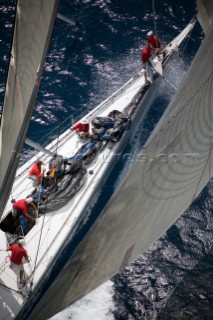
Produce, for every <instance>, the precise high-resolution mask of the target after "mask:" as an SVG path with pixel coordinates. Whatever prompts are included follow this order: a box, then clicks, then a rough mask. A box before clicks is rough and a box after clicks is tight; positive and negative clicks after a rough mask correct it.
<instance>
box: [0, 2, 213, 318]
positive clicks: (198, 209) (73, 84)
mask: <svg viewBox="0 0 213 320" xmlns="http://www.w3.org/2000/svg"><path fill="white" fill-rule="evenodd" d="M155 2H156V3H155V9H156V19H157V31H158V35H159V37H160V39H161V41H162V43H167V42H168V41H170V40H172V38H173V37H174V36H175V35H177V34H178V32H180V31H181V29H182V28H183V27H184V26H185V25H186V23H187V22H188V21H189V20H190V19H191V17H192V15H193V14H194V12H195V1H194V0H186V1H184V0H176V1H172V0H170V1H169V0H165V1H164V0H158V1H155ZM14 3H15V1H9V0H0V15H1V19H0V26H1V35H0V43H1V46H0V55H1V56H0V71H1V72H0V105H1V106H2V102H3V95H4V85H5V80H6V75H7V68H8V57H9V53H10V45H11V39H12V24H13V19H14ZM59 12H60V13H62V14H64V15H66V16H67V17H69V18H71V19H73V20H75V21H76V22H77V25H76V27H73V26H70V25H67V24H66V22H64V21H61V20H59V19H57V21H56V25H55V28H54V32H53V37H52V41H51V45H50V49H49V54H48V56H47V62H46V67H45V71H44V74H43V77H42V81H41V86H40V90H39V94H38V98H37V102H36V106H35V109H34V112H33V117H32V121H31V125H30V127H29V131H28V137H30V138H31V139H33V140H38V141H41V142H44V143H46V144H47V143H48V142H50V141H51V140H52V139H53V138H55V137H56V136H57V135H58V134H59V133H61V132H62V131H64V130H65V129H66V128H68V127H69V126H70V125H71V123H72V122H73V121H75V120H76V119H78V118H79V117H81V116H82V115H83V114H85V113H87V112H88V111H89V110H91V109H92V108H94V107H95V106H97V105H98V104H99V103H100V102H102V101H103V100H104V99H105V98H107V97H108V96H109V95H110V94H111V93H113V92H114V91H115V90H117V89H118V88H119V87H120V86H121V85H122V84H124V83H125V81H127V80H128V79H129V78H130V77H131V76H133V75H134V74H135V73H136V72H137V71H138V69H139V68H140V66H141V63H140V52H141V48H142V46H143V45H144V44H145V35H146V33H147V31H149V30H150V29H153V16H152V1H151V0H145V1H142V0H125V1H124V0H105V1H102V0H93V1H92V0H82V1H69V0H61V3H60V8H59ZM202 37H203V33H202V31H201V28H200V27H199V25H197V26H196V28H195V30H194V31H193V33H192V35H191V37H190V39H189V40H188V41H187V42H186V43H185V45H184V46H183V48H182V50H181V51H180V53H179V56H176V58H174V59H173V60H172V61H171V63H170V66H169V68H168V70H167V73H166V75H165V77H166V81H163V80H162V83H161V86H160V88H159V92H158V95H157V96H156V99H155V100H154V101H153V104H152V105H151V106H150V108H149V109H148V112H147V113H146V116H145V117H144V119H143V121H142V122H141V124H140V126H139V127H138V130H137V133H136V134H135V136H134V137H132V138H131V139H130V141H129V143H128V144H127V145H126V148H125V150H124V153H134V152H137V151H138V150H140V148H141V146H142V145H143V144H144V142H145V141H146V139H147V138H148V136H149V134H150V133H151V131H152V130H153V128H154V127H155V125H156V123H157V121H158V120H159V119H160V117H161V115H162V113H163V111H164V110H165V108H166V107H167V105H168V103H169V101H170V100H171V98H172V96H173V95H174V93H175V91H176V90H175V89H174V87H177V86H178V84H179V83H180V81H181V79H182V77H183V76H184V73H185V72H186V71H187V69H188V68H189V65H190V63H191V61H192V59H193V56H194V55H195V53H196V51H197V49H198V47H199V45H200V42H201V40H202ZM174 74H175V77H174ZM58 124H59V125H58ZM50 132H52V133H51V134H50ZM25 149H26V147H25ZM129 165H131V163H128V162H119V163H116V164H115V166H114V168H113V171H112V173H111V175H110V176H109V178H108V180H107V181H106V184H105V186H104V187H103V189H102V190H101V192H100V195H99V198H98V199H97V201H96V203H95V204H94V205H92V206H91V210H92V211H93V214H94V215H96V212H99V211H100V210H101V209H102V208H103V207H104V205H105V204H106V202H107V200H108V199H109V198H110V196H111V194H112V192H113V190H114V189H115V188H116V186H117V184H118V183H119V181H120V180H121V179H122V177H123V175H125V173H126V171H127V169H128V167H129ZM211 205H212V203H211V183H209V184H208V186H207V187H206V188H205V190H204V191H203V193H202V194H201V195H200V196H199V197H198V199H197V200H196V202H195V203H194V204H193V205H192V206H191V208H190V209H189V210H188V211H187V212H186V213H184V215H183V217H181V218H180V219H179V220H178V222H177V224H176V225H174V226H173V227H172V228H171V229H170V230H169V231H168V232H167V233H166V234H165V236H164V237H163V238H162V239H160V240H159V241H157V242H156V243H155V244H153V246H152V247H151V248H150V250H149V251H147V252H146V253H144V254H143V255H142V256H141V257H140V258H139V259H138V260H137V261H136V262H135V263H133V264H132V265H131V267H129V268H127V269H126V271H125V272H124V273H123V274H121V275H118V276H116V277H115V278H114V279H113V281H114V296H113V301H114V304H115V306H116V309H115V310H114V311H113V313H111V316H113V318H114V319H123V320H125V319H128V320H130V319H136V320H138V319H157V317H158V316H159V317H160V315H161V317H162V319H203V318H202V317H203V311H202V313H199V312H197V315H196V316H195V311H194V314H193V313H191V315H190V316H189V317H188V318H187V316H188V314H187V315H183V314H181V317H179V318H178V312H177V311H176V315H175V317H176V318H175V317H174V315H172V316H171V315H169V316H168V314H166V315H165V314H163V313H161V312H162V310H163V308H164V306H165V305H166V304H167V302H168V299H169V297H170V296H171V294H172V293H173V292H174V290H175V288H176V287H177V286H178V284H179V283H180V282H181V281H182V280H183V279H184V277H185V276H186V275H188V274H189V271H191V270H193V268H194V267H195V266H196V265H197V264H198V263H199V261H200V260H201V259H202V258H203V256H204V255H205V254H207V253H208V252H209V250H210V249H211V233H212V230H213V226H212V222H211ZM185 298H186V293H185ZM201 300H202V299H201ZM203 300H205V299H203ZM194 301H196V303H197V300H194ZM205 302H206V300H205ZM191 305H192V307H194V308H195V303H194V304H193V302H191ZM71 316H72V311H70V315H67V316H66V317H67V318H68V319H69V318H70V317H71ZM60 317H61V318H64V316H63V315H61V314H60V316H59V319H60ZM172 317H173V318H172ZM190 317H191V318H190ZM196 317H197V318H196ZM72 318H73V317H72ZM88 318H89V316H88V315H87V314H85V316H84V318H81V319H88ZM108 318H109V317H108ZM99 319H102V318H101V316H99ZM109 319H111V318H109ZM206 319H211V318H206ZM212 319H213V318H212Z"/></svg>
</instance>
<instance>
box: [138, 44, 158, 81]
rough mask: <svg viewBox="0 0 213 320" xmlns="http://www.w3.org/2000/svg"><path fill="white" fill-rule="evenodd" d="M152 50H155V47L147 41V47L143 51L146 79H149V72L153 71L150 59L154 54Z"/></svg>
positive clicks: (142, 57) (142, 58)
mask: <svg viewBox="0 0 213 320" xmlns="http://www.w3.org/2000/svg"><path fill="white" fill-rule="evenodd" d="M152 51H155V49H153V48H152V47H151V45H150V43H148V42H147V43H146V47H145V48H143V50H142V52H141V60H142V67H143V69H145V72H144V77H145V81H147V73H148V74H149V73H150V72H151V67H150V61H149V59H150V58H151V56H152Z"/></svg>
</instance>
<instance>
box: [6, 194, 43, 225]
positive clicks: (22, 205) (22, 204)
mask: <svg viewBox="0 0 213 320" xmlns="http://www.w3.org/2000/svg"><path fill="white" fill-rule="evenodd" d="M11 202H12V203H13V215H14V216H16V214H17V211H20V212H21V213H22V214H23V215H24V216H25V217H27V218H29V219H31V220H33V221H35V218H33V217H32V216H31V215H30V214H29V213H28V205H29V204H30V205H32V206H33V207H34V209H35V210H36V211H37V208H36V206H35V205H34V203H33V198H27V199H21V200H18V201H16V200H14V199H13V200H12V201H11Z"/></svg>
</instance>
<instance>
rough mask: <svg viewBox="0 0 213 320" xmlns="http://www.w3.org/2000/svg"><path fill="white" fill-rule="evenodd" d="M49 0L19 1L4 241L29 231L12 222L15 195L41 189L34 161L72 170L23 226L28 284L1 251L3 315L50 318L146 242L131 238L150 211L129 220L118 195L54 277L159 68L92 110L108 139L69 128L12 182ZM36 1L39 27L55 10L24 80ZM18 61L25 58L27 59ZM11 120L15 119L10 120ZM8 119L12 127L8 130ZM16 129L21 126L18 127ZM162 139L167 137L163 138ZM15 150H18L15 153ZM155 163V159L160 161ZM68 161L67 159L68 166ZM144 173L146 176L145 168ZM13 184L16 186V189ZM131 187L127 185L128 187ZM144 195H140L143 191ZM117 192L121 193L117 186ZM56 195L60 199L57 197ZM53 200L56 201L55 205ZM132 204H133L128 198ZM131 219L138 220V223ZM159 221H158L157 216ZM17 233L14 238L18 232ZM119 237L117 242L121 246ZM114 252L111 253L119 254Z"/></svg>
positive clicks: (92, 119) (39, 65) (4, 181)
mask: <svg viewBox="0 0 213 320" xmlns="http://www.w3.org/2000/svg"><path fill="white" fill-rule="evenodd" d="M31 2H32V3H31ZM48 2H49V3H48V4H47V1H46V2H45V4H44V3H43V2H42V1H37V2H36V3H35V2H34V1H28V2H27V5H26V1H23V0H22V1H21V0H20V1H18V4H17V15H16V26H15V37H14V45H13V50H12V56H11V62H10V72H9V78H8V85H7V90H9V92H10V93H14V94H10V95H8V94H6V97H5V104H4V111H3V125H2V127H1V130H2V136H1V138H2V139H1V150H4V149H5V148H6V145H5V144H6V137H7V136H6V134H7V135H8V136H10V141H11V145H10V144H9V146H10V150H9V151H8V152H6V153H5V155H4V158H3V152H2V153H1V160H2V163H1V171H0V173H1V180H0V181H1V197H2V199H6V198H7V197H8V195H9V193H10V196H9V200H8V201H7V202H6V206H5V208H3V205H2V210H3V209H4V212H3V216H2V220H1V229H2V231H3V232H1V234H0V237H1V243H2V244H3V246H4V247H5V248H6V246H7V245H8V243H9V244H11V242H10V241H12V243H13V241H16V240H17V239H19V238H20V237H21V236H23V235H22V234H20V232H21V231H22V230H21V229H20V228H16V227H17V224H16V223H15V226H14V225H13V228H12V230H11V224H12V222H13V221H12V219H13V217H12V213H11V208H12V205H11V199H12V198H15V199H24V198H27V197H29V196H30V197H31V196H33V195H34V189H33V187H32V184H31V181H30V180H29V179H28V172H29V170H30V168H31V167H32V165H33V163H35V161H36V160H37V159H41V160H42V161H44V162H45V163H50V162H51V161H52V159H54V157H55V158H56V157H59V160H60V159H63V161H64V160H65V162H64V163H63V170H64V171H63V173H64V172H65V173H66V174H62V178H61V179H59V184H58V185H57V186H58V187H59V188H58V189H57V190H56V192H55V193H53V195H54V196H53V197H52V200H51V201H48V199H49V195H48V198H47V199H44V202H43V203H39V217H38V218H37V220H36V224H35V225H32V226H30V228H29V230H27V232H24V238H25V248H26V249H27V251H28V252H30V259H31V260H30V263H29V264H26V265H25V267H24V268H25V279H26V283H25V284H24V285H23V286H20V285H19V283H18V277H17V274H16V273H15V272H14V270H13V268H12V267H11V266H10V260H9V258H8V253H7V252H1V261H2V263H1V270H0V272H1V282H0V292H1V297H2V304H1V306H0V312H1V316H2V317H3V319H13V318H15V319H25V318H28V319H47V318H48V317H50V316H51V315H53V314H55V313H56V312H58V311H59V310H61V309H62V308H64V307H65V306H67V305H69V304H70V303H72V302H74V301H75V300H77V299H79V298H80V297H81V296H82V295H84V294H86V293H87V292H90V291H91V290H92V289H93V288H95V287H96V286H98V285H99V284H101V283H102V282H103V281H104V280H106V279H108V278H111V276H112V275H114V274H115V273H116V272H118V271H119V270H122V268H123V267H124V266H125V265H127V264H128V263H129V261H130V260H131V259H134V257H136V254H137V253H138V250H139V247H140V248H141V243H143V242H141V239H140V238H138V240H136V239H131V237H129V236H128V237H126V235H127V234H128V233H132V234H133V235H135V237H136V236H137V237H138V234H139V233H141V231H140V230H141V223H142V224H144V219H145V222H147V223H148V221H149V218H148V217H147V216H145V215H144V216H143V215H139V216H135V218H134V217H133V215H132V216H129V219H133V218H134V219H133V220H134V221H130V220H129V219H126V218H127V214H126V210H125V208H124V207H123V205H122V208H121V207H120V208H118V204H119V205H120V206H121V202H122V201H121V202H120V201H117V200H116V201H115V202H113V201H114V200H113V199H112V201H111V202H110V204H109V205H108V206H107V208H106V210H105V211H106V212H107V214H102V215H101V216H100V219H99V220H98V221H97V223H95V224H94V225H93V227H92V228H91V230H90V232H89V233H88V234H87V235H85V237H84V239H83V240H82V241H81V242H80V243H78V244H77V246H76V249H75V250H74V252H73V254H72V255H71V259H70V261H69V265H68V266H66V268H65V269H64V270H62V272H61V273H60V274H59V278H57V281H53V279H50V276H51V271H52V270H53V268H54V265H55V264H56V263H57V259H58V258H59V256H60V253H61V252H62V251H63V249H64V248H65V247H66V245H67V243H68V242H69V240H70V238H73V237H74V236H75V234H76V230H77V229H78V227H79V225H80V223H81V222H82V220H83V218H84V212H85V209H86V208H87V206H88V203H89V202H90V201H91V199H93V197H94V196H95V194H96V192H97V190H98V189H99V188H100V186H101V185H102V184H103V182H104V179H105V178H106V175H107V172H108V171H109V170H110V168H111V166H112V159H113V155H114V154H118V153H119V152H120V150H121V148H122V146H123V145H124V143H125V141H126V139H128V136H129V135H130V134H131V133H132V132H133V130H134V128H133V126H131V122H133V123H134V124H136V123H137V122H138V121H139V120H140V117H141V115H142V114H143V112H144V108H145V106H146V103H147V101H148V99H150V97H151V96H152V94H153V92H154V90H155V87H156V86H157V85H158V82H159V81H160V77H159V75H158V74H157V73H156V74H155V75H154V82H153V84H150V83H148V84H147V83H146V82H145V77H144V70H140V71H139V72H138V74H136V75H135V76H134V77H133V78H132V79H130V80H129V81H128V82H127V83H126V84H125V85H124V86H123V87H122V88H121V89H119V90H118V91H117V92H116V93H114V94H113V95H112V96H110V97H109V98H108V99H107V100H105V101H104V102H103V103H102V104H100V105H99V106H98V107H97V108H95V109H94V110H93V111H91V112H89V113H88V114H87V116H86V117H85V118H86V120H87V121H88V122H89V123H91V124H92V128H93V129H94V128H95V127H96V126H97V121H99V128H98V127H97V128H98V129H100V127H101V128H103V127H104V125H103V122H104V123H105V128H104V131H102V132H101V139H100V135H99V137H98V138H97V137H95V138H94V135H93V133H94V131H91V132H90V134H91V136H93V139H92V140H89V141H83V140H82V138H81V137H79V136H78V135H77V134H76V133H75V132H72V131H70V130H67V131H65V132H64V133H63V134H62V135H61V136H60V137H58V138H57V139H56V140H54V141H53V142H52V143H51V144H50V145H48V146H47V148H46V149H47V153H46V152H45V153H44V152H43V151H40V152H38V153H37V154H36V155H35V156H34V157H33V158H32V159H30V160H29V161H28V162H27V163H25V164H24V165H23V166H22V167H21V168H19V169H18V170H17V173H16V178H15V180H14V183H13V185H12V180H13V173H14V171H15V169H16V167H17V163H18V157H17V154H18V153H19V152H20V149H21V145H22V144H23V142H24V139H25V136H26V124H28V123H29V118H30V115H31V113H32V107H33V102H34V101H35V96H36V92H37V90H38V83H39V79H40V77H41V73H42V69H43V65H44V56H45V54H46V52H47V43H48V41H49V39H50V34H51V30H52V28H53V21H54V19H55V16H56V13H57V6H58V1H48ZM50 4H51V10H50ZM32 6H33V12H34V23H35V24H36V25H39V26H40V25H41V23H42V21H43V19H46V15H48V17H49V20H47V19H46V20H45V23H44V24H45V25H43V28H42V35H41V34H38V37H41V38H42V39H40V38H39V39H38V42H39V43H40V44H41V46H40V52H38V51H36V50H35V57H34V58H35V61H34V60H33V59H32V58H31V59H30V60H29V70H31V68H32V72H31V74H30V75H29V73H28V72H27V74H26V78H23V79H22V78H21V77H19V72H21V73H20V75H22V74H24V75H25V73H23V69H24V66H25V63H24V62H23V59H21V52H20V47H19V45H17V39H18V36H19V37H20V35H21V34H22V30H23V28H24V25H25V23H26V21H27V19H28V17H29V10H30V7H32ZM38 17H39V19H40V20H41V21H40V20H39V23H37V19H38ZM22 23H23V25H22ZM193 26H194V20H193V21H191V22H190V23H189V24H188V25H187V26H186V28H185V29H184V30H183V31H182V32H181V34H180V35H179V36H177V37H176V38H175V39H174V40H173V41H172V42H171V43H170V44H168V45H167V46H166V47H165V48H164V52H165V53H166V54H165V55H162V56H161V59H162V61H161V63H162V65H163V67H165V66H166V62H167V61H168V59H169V58H170V57H171V55H172V53H173V52H175V50H177V48H178V46H179V45H180V44H181V42H182V41H183V40H184V39H185V37H186V36H187V35H188V33H189V32H190V31H191V30H192V28H193ZM25 29H26V28H25ZM43 29H44V30H46V35H44V32H43ZM27 31H28V32H34V30H33V28H29V29H28V30H27ZM36 34H37V33H36ZM33 35H34V36H35V33H33ZM25 37H26V38H27V39H32V35H30V36H29V35H27V36H26V35H25ZM35 43H36V41H35ZM36 44H37V43H36ZM26 45H27V49H26V48H24V47H21V49H22V50H24V51H26V50H30V47H31V46H32V43H30V42H29V43H28V42H27V41H26ZM36 59H37V60H36ZM32 60H33V63H32ZM39 61H40V62H39ZM34 62H35V63H34ZM19 63H21V65H20V66H19ZM14 74H15V77H14ZM12 79H13V80H14V79H15V83H14V84H13V85H10V82H11V81H12ZM28 79H30V80H31V81H32V83H31V84H30V83H29V86H26V81H27V80H28ZM11 86H12V87H11ZM17 96H18V99H15V98H14V97H17ZM11 97H12V98H11ZM12 103H13V106H14V104H15V106H16V107H17V108H16V109H17V110H18V116H19V117H20V119H21V120H22V121H21V120H20V122H19V123H18V124H19V126H18V128H14V132H13V134H11V135H10V130H11V129H10V128H9V129H10V130H9V129H8V127H7V121H8V120H7V118H11V116H12V117H13V116H14V117H16V115H13V110H10V111H9V114H8V110H7V109H9V106H10V105H11V104H12ZM24 108H25V109H26V110H25V111H26V115H24V116H23V115H20V110H21V111H23V110H24ZM14 119H15V118H14ZM116 121H117V122H116ZM115 122H116V124H119V131H116V132H115V131H113V130H114V129H115V128H116V129H118V128H117V127H116V126H115ZM106 123H108V125H109V123H111V126H110V127H107V128H106ZM11 124H12V125H13V121H11ZM5 126H6V131H5V130H4V127H5ZM112 129H113V130H112ZM110 130H111V131H110ZM17 132H19V133H18V134H17ZM117 132H119V134H118V135H115V133H117ZM17 137H18V141H17ZM171 139H172V137H171ZM7 144H8V141H7ZM159 145H161V144H160V143H159ZM70 146H72V148H70ZM161 147H162V146H161ZM14 149H15V151H16V152H14ZM56 150H57V155H56ZM153 154H154V153H153ZM11 155H12V157H11ZM61 157H62V158H61ZM152 159H154V155H153V158H152ZM73 161H74V162H73ZM76 162H77V163H79V162H80V163H81V165H79V167H78V168H77V169H75V170H76V171H72V172H70V167H72V166H74V164H76ZM153 162H154V163H156V161H153ZM153 162H152V163H153ZM73 163H74V164H73ZM7 164H9V166H7ZM66 166H68V169H67V168H66ZM67 176H68V177H70V180H69V184H70V183H72V182H71V180H72V181H73V180H74V184H72V188H71V190H70V188H66V187H63V185H64V177H65V178H66V177H67ZM73 176H74V177H75V179H74V178H73ZM139 178H141V176H140V175H139ZM134 179H135V180H137V179H136V177H134ZM65 180H66V179H65ZM140 182H141V181H140ZM151 182H152V181H151ZM128 183H129V184H131V180H130V181H129V182H128V181H127V184H128ZM146 183H147V186H148V185H149V183H150V181H147V180H146ZM10 184H11V185H12V189H11V186H10ZM65 186H67V184H65ZM125 186H126V184H125V185H124V187H125ZM60 188H61V189H60ZM67 189H69V191H68V192H67V193H66V192H65V191H67ZM127 189H128V194H126V193H125V190H124V194H126V198H127V199H128V198H129V196H132V192H131V190H132V186H131V187H129V185H128V187H127ZM73 190H74V191H73ZM58 191H59V192H58ZM141 191H143V192H144V194H145V195H147V196H149V193H148V191H147V190H146V188H142V189H141ZM153 192H154V190H153ZM60 193H63V195H62V201H57V200H61V195H60ZM64 194H65V196H64ZM136 194H138V193H137V192H136V193H135V195H136ZM44 195H45V193H44ZM50 196H51V195H50ZM138 196H139V197H141V195H140V194H139V195H138ZM151 196H152V194H151ZM159 196H161V195H159ZM117 197H119V194H118V193H117ZM155 198H156V199H157V196H155V194H154V196H152V200H150V201H149V203H150V205H151V207H152V204H154V203H153V199H155ZM54 200H56V201H55V202H54ZM3 202H4V201H3ZM59 202H60V203H59ZM52 203H54V205H53V204H52ZM125 205H126V206H127V207H128V205H127V204H125ZM178 209H179V208H178ZM146 210H147V212H150V210H151V211H152V208H148V207H147V208H146ZM153 212H154V211H153ZM121 213H122V214H121ZM135 213H136V211H135ZM133 222H134V223H133ZM132 223H133V224H134V225H132ZM146 225H147V224H146ZM156 226H158V223H157V224H156ZM17 230H19V231H17ZM20 230H21V231H20ZM133 230H134V231H133ZM158 232H159V230H158ZM148 233H149V228H147V232H146V231H145V232H144V233H143V234H145V235H146V236H147V239H146V242H145V243H144V244H143V245H142V246H143V247H144V246H146V245H147V242H148V241H150V239H151V238H152V235H151V234H148ZM11 234H12V235H13V236H14V237H11ZM17 236H18V238H17ZM118 236H119V238H118ZM115 239H116V242H117V244H118V246H117V245H115V244H116V243H115ZM143 241H144V239H143ZM112 244H113V247H112ZM140 251H141V249H140ZM110 252H112V255H111V253H110ZM103 266H104V268H103ZM50 280H51V282H52V286H51V287H50V288H49V289H48V290H47V288H46V286H47V285H49V281H50ZM45 291H46V293H45ZM58 294H59V295H60V297H61V298H60V299H58ZM41 297H43V299H42V300H39V299H41ZM62 297H63V299H62ZM53 302H54V304H53ZM50 305H51V307H50Z"/></svg>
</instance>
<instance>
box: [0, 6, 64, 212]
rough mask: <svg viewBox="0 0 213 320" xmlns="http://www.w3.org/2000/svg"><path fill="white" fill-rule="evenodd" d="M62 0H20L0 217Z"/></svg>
mask: <svg viewBox="0 0 213 320" xmlns="http://www.w3.org/2000/svg"><path fill="white" fill-rule="evenodd" d="M58 3H59V0H45V1H43V0H19V1H18V3H17V11H16V21H15V29H14V37H13V46H12V52H11V58H10V66H9V73H8V79H7V85H6V92H5V99H4V106H3V114H2V119H1V131H0V155H1V161H0V198H1V202H0V216H1V214H2V212H3V208H4V205H5V203H6V201H7V199H8V196H9V193H10V190H11V187H12V182H13V180H14V175H15V171H16V168H17V164H18V159H19V155H20V153H21V151H22V146H23V143H24V140H25V137H26V133H27V129H28V126H29V122H30V119H31V115H32V110H33V106H34V103H35V99H36V95H37V91H38V86H39V81H40V78H41V75H42V71H43V67H44V62H45V58H46V54H47V49H48V45H49V40H50V36H51V33H52V29H53V24H54V21H55V17H56V13H57V8H58Z"/></svg>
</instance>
